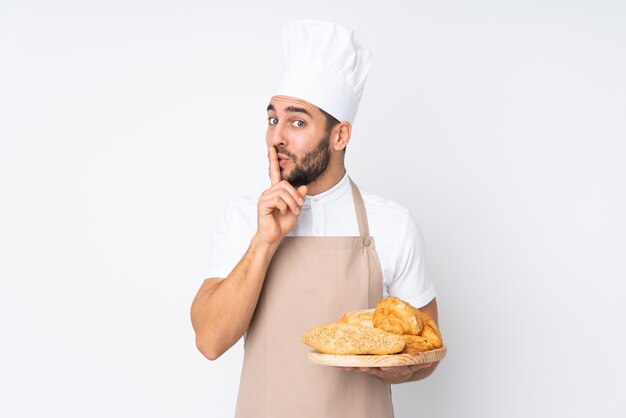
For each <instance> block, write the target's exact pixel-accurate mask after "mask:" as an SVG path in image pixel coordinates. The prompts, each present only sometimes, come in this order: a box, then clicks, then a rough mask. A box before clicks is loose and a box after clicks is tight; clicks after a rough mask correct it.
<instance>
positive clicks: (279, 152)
mask: <svg viewBox="0 0 626 418" xmlns="http://www.w3.org/2000/svg"><path fill="white" fill-rule="evenodd" d="M275 148H276V153H278V154H283V155H286V156H287V157H289V158H290V159H292V160H294V161H295V160H296V156H295V155H293V154H292V153H290V152H289V151H287V150H286V149H285V148H283V147H275Z"/></svg>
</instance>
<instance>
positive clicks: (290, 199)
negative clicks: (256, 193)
mask: <svg viewBox="0 0 626 418" xmlns="http://www.w3.org/2000/svg"><path fill="white" fill-rule="evenodd" d="M281 184H282V183H281ZM292 189H293V188H292ZM293 194H295V195H296V197H295V198H294V196H293ZM266 198H267V199H270V200H271V201H275V199H281V200H283V201H284V202H285V203H286V204H287V205H288V206H289V208H290V209H291V211H292V212H293V213H295V214H296V215H299V214H300V206H302V204H303V203H304V199H302V197H301V196H300V195H299V194H298V192H296V191H295V189H293V192H290V191H289V190H288V189H286V188H278V189H276V190H273V191H271V192H269V193H268V194H267V196H266ZM295 199H298V201H296V200H295ZM300 202H302V203H300Z"/></svg>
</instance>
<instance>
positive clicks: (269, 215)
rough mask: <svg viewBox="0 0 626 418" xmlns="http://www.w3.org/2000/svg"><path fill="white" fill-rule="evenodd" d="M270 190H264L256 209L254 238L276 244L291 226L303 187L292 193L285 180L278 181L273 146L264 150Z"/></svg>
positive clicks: (301, 200) (303, 194) (278, 167)
mask: <svg viewBox="0 0 626 418" xmlns="http://www.w3.org/2000/svg"><path fill="white" fill-rule="evenodd" d="M268 157H269V163H270V179H271V187H270V188H269V189H267V190H265V191H264V192H263V193H262V194H261V197H260V198H259V202H258V205H257V215H258V219H257V220H258V231H257V236H258V238H259V239H261V240H262V241H263V242H266V243H268V244H277V243H279V242H280V241H281V240H282V239H283V237H285V235H287V234H288V233H289V232H290V231H291V230H292V229H293V227H294V226H295V224H296V221H297V220H298V217H299V216H300V211H301V208H302V205H303V204H304V197H305V196H306V192H307V186H300V187H298V189H297V190H296V189H295V188H294V187H293V186H292V185H291V184H289V183H288V182H287V181H286V180H282V176H281V174H280V165H279V163H278V154H277V152H276V148H274V146H273V145H270V146H268Z"/></svg>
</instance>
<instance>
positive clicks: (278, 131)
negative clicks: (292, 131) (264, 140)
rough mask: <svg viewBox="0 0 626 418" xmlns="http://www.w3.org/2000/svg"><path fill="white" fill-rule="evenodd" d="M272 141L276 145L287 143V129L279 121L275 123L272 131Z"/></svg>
mask: <svg viewBox="0 0 626 418" xmlns="http://www.w3.org/2000/svg"><path fill="white" fill-rule="evenodd" d="M270 141H271V143H272V145H274V146H275V147H276V146H285V145H287V138H286V137H285V130H284V129H283V125H282V123H280V122H278V123H277V124H276V125H274V127H273V128H272V130H271V132H270Z"/></svg>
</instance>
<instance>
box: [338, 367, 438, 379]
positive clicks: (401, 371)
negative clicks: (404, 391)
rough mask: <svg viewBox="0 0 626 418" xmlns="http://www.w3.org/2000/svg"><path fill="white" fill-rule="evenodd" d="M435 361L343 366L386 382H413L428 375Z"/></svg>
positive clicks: (433, 368)
mask: <svg viewBox="0 0 626 418" xmlns="http://www.w3.org/2000/svg"><path fill="white" fill-rule="evenodd" d="M438 363H439V362H435V363H424V364H411V365H408V366H394V367H344V370H347V371H359V372H363V373H367V374H371V375H372V376H375V377H377V378H379V379H380V380H382V381H383V382H385V383H388V384H396V383H405V382H413V381H416V380H421V379H424V378H426V377H428V376H429V375H430V374H431V373H432V372H433V371H434V370H435V367H437V364H438Z"/></svg>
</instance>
